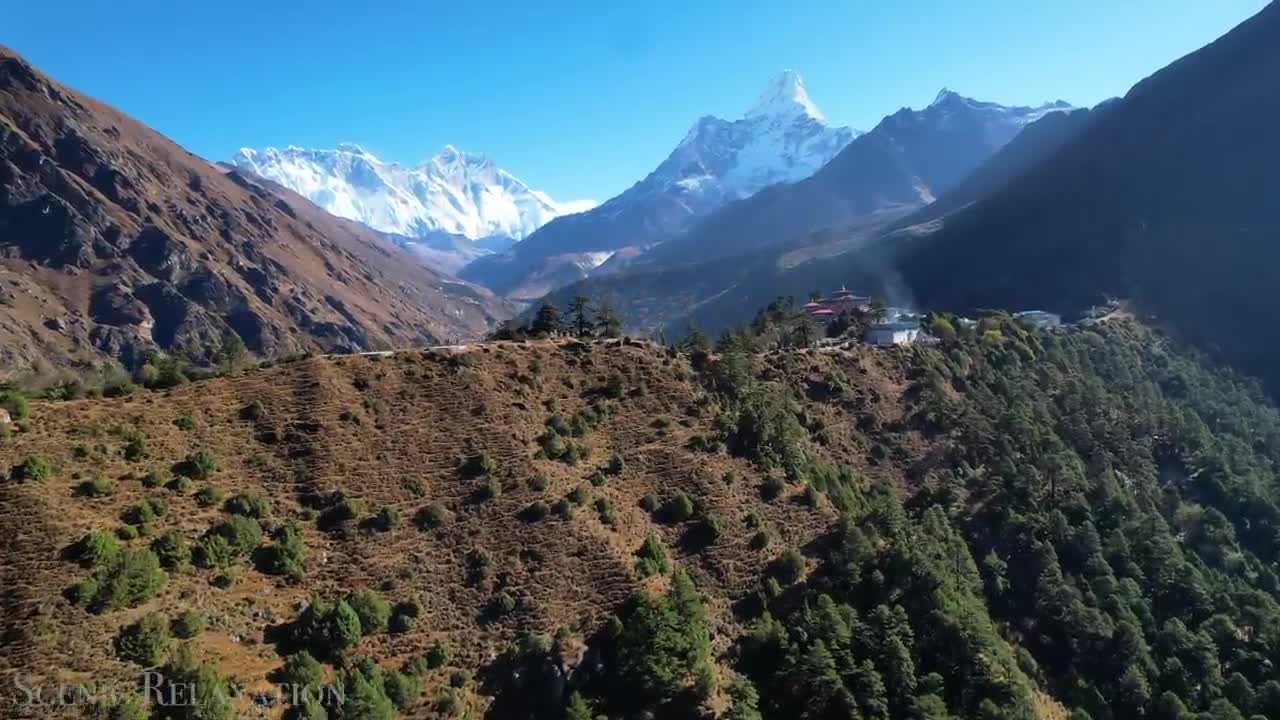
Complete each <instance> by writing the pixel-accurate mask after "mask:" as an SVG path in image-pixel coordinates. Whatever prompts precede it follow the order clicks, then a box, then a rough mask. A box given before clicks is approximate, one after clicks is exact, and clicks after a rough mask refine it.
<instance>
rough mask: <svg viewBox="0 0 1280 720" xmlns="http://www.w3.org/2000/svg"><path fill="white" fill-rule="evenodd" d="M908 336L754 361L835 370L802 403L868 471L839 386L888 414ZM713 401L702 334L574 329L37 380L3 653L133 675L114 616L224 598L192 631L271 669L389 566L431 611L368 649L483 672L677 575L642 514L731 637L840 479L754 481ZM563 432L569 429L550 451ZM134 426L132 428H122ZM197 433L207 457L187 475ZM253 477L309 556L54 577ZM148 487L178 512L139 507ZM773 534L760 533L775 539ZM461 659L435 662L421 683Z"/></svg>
mask: <svg viewBox="0 0 1280 720" xmlns="http://www.w3.org/2000/svg"><path fill="white" fill-rule="evenodd" d="M891 357H892V356H891V355H890V354H887V353H872V352H866V353H860V352H855V353H852V354H849V355H848V356H840V357H835V356H828V355H813V356H795V357H791V356H778V357H773V358H761V362H762V363H764V366H763V367H761V368H760V371H761V375H762V376H763V377H768V378H772V379H773V381H775V382H777V383H787V384H793V385H794V386H795V387H796V388H797V390H802V389H803V387H804V385H803V383H802V379H803V378H805V377H808V376H809V375H812V374H815V373H817V374H819V375H821V374H824V373H830V374H836V368H837V367H840V368H843V369H841V370H840V371H839V374H840V375H841V376H843V377H848V378H851V380H850V383H851V385H852V386H853V387H854V390H853V391H851V394H850V395H849V396H848V397H846V398H843V399H840V400H838V401H836V400H832V401H829V402H827V401H824V402H823V403H817V402H815V403H809V405H810V406H811V408H810V410H811V412H812V413H814V414H815V415H819V414H820V415H822V416H823V417H825V418H827V421H826V422H827V426H828V428H829V434H830V435H831V437H830V438H829V440H828V441H829V443H830V447H832V448H836V449H838V451H839V452H841V453H846V452H848V453H851V454H850V455H849V456H848V457H845V458H843V459H842V460H841V462H844V463H850V464H853V465H855V466H856V467H857V468H859V472H863V473H865V474H867V475H868V476H872V475H874V474H875V473H878V472H884V473H889V470H888V469H887V466H885V467H881V468H879V469H877V468H875V467H872V466H870V465H867V464H866V463H865V462H864V461H863V459H862V457H861V455H862V454H863V453H865V451H866V448H867V447H869V444H870V441H869V440H865V439H863V438H862V437H861V435H860V432H861V431H860V430H859V429H858V428H857V426H856V423H855V421H854V420H853V419H851V416H850V413H849V411H848V408H849V407H852V406H853V405H854V404H856V403H858V402H861V403H863V404H864V405H865V406H866V410H867V412H873V413H878V414H879V416H885V417H888V416H889V415H891V414H892V411H891V410H890V409H888V408H887V407H885V403H886V402H888V401H887V400H886V397H888V393H887V392H883V391H877V390H873V389H872V386H873V385H875V384H877V383H880V384H888V385H889V386H892V385H893V384H894V383H900V382H901V379H900V378H897V379H889V378H890V376H892V375H893V374H894V373H896V372H898V370H897V369H896V367H895V366H894V363H893V361H892V359H891ZM864 365H865V368H864V369H863V371H862V372H859V371H858V370H857V368H858V367H859V366H864ZM717 402H718V401H716V400H715V399H714V398H713V397H712V396H710V395H708V394H707V392H706V391H705V389H704V387H703V383H702V380H701V379H700V378H699V377H698V373H697V372H696V371H694V369H693V368H692V367H691V366H690V362H689V359H688V357H687V356H684V355H681V354H677V353H674V352H671V351H668V350H666V349H663V348H660V347H658V346H655V345H652V344H649V343H640V342H631V341H627V342H622V341H605V342H593V343H582V342H578V341H575V340H568V341H553V342H531V343H493V344H483V345H476V346H467V347H460V348H443V349H430V350H415V351H404V352H397V353H392V354H388V355H363V356H356V355H353V356H335V357H323V358H321V357H317V358H311V359H307V360H302V361H298V362H294V363H289V364H284V365H279V366H275V367H271V368H265V369H260V370H254V371H251V372H247V373H243V374H240V375H236V376H229V377H224V378H220V379H217V380H213V381H207V382H201V383H196V384H189V385H184V386H180V387H178V388H176V389H173V390H169V391H165V392H141V391H140V392H138V393H136V394H134V395H132V396H129V397H126V398H120V399H115V400H101V399H98V400H83V401H74V402H66V403H45V402H37V403H34V405H33V411H32V415H31V418H30V427H29V429H28V430H27V431H25V432H20V433H16V434H13V435H11V436H10V437H9V438H8V439H6V440H3V441H0V442H2V443H3V444H0V467H3V468H5V469H8V468H12V467H14V466H16V465H18V464H20V463H22V462H24V461H25V460H26V459H27V458H30V457H41V458H45V459H47V460H48V461H49V462H50V463H51V465H52V466H53V472H52V474H51V476H50V477H48V478H45V479H43V480H16V479H13V480H7V481H0V539H3V541H4V542H5V545H6V551H5V553H3V554H2V555H0V580H3V581H4V586H3V594H2V595H0V603H2V605H0V607H3V610H4V616H3V618H0V631H2V632H3V637H4V638H5V647H4V650H3V652H0V669H2V670H4V671H7V672H12V671H23V672H35V673H39V674H44V675H47V676H49V677H60V678H61V677H65V676H67V674H68V671H70V672H72V673H76V672H79V673H87V672H89V671H90V670H92V671H93V672H94V673H95V677H102V676H103V675H104V674H105V675H108V676H112V677H118V678H121V679H125V678H131V677H134V676H135V675H136V670H137V668H136V667H132V666H129V665H127V664H125V663H124V662H122V661H120V660H119V659H117V658H116V657H115V656H114V654H113V651H112V646H111V639H112V638H113V637H115V635H116V633H117V632H118V631H119V629H120V628H121V627H122V626H124V625H126V624H128V623H130V622H133V621H135V620H137V619H138V618H140V617H142V616H143V615H145V614H147V613H149V612H160V613H162V614H164V615H166V616H169V617H172V616H174V615H176V613H178V612H179V611H181V610H183V609H186V608H196V609H199V610H200V611H201V612H203V613H204V614H205V616H206V617H207V618H208V621H209V629H208V630H207V631H206V632H205V633H204V634H202V635H200V636H198V637H196V638H195V639H193V640H191V641H189V642H190V644H191V645H193V646H194V648H195V649H196V650H197V652H198V654H203V655H205V656H207V657H210V658H214V659H216V661H217V662H218V664H219V666H220V668H221V670H222V671H223V672H224V673H226V674H228V675H230V676H231V677H233V678H235V679H237V680H238V681H239V682H241V683H242V684H243V685H244V686H245V687H247V688H255V687H261V686H263V683H265V682H266V679H267V676H268V674H269V672H270V671H271V669H272V668H275V667H277V666H278V665H279V663H280V658H279V656H278V654H277V651H278V650H279V648H277V647H276V646H275V644H274V643H275V641H276V639H278V638H279V637H280V635H279V628H280V627H282V626H283V625H284V624H285V623H287V622H289V621H291V620H293V619H295V618H296V617H297V615H298V613H299V610H300V608H302V607H303V606H304V605H305V603H306V602H307V601H308V598H310V597H312V596H314V595H320V596H327V597H331V598H332V597H338V596H340V595H343V594H345V593H347V592H351V591H356V590H374V591H377V592H378V593H380V594H381V595H382V597H383V598H385V599H386V600H387V601H388V602H389V603H391V604H393V605H394V604H396V603H416V606H417V607H418V608H419V614H418V617H417V621H416V622H415V623H414V624H413V625H412V627H409V628H408V629H406V630H405V631H404V632H399V633H393V634H387V633H382V634H376V635H372V636H369V637H365V638H364V639H363V640H362V641H361V642H360V644H359V645H358V646H357V647H356V648H355V652H357V653H359V654H364V655H369V656H372V657H374V658H376V659H377V660H378V662H379V663H380V664H382V665H383V666H385V667H398V666H399V665H400V664H401V663H404V662H405V661H408V660H410V659H413V658H417V657H421V656H422V655H423V654H424V653H425V652H426V651H427V650H428V648H430V647H431V646H432V645H433V644H434V643H436V642H437V641H444V642H446V643H448V644H449V646H450V647H451V648H453V658H452V660H451V663H450V667H457V668H461V669H465V670H468V671H470V672H476V671H478V670H480V669H482V668H484V667H486V666H488V665H489V664H490V663H492V662H493V661H494V659H495V658H496V657H497V656H499V655H500V654H501V653H503V652H504V651H505V650H506V649H507V648H509V647H510V646H511V645H512V643H513V642H514V641H516V640H517V639H518V638H519V636H520V635H521V634H523V633H528V632H536V633H545V634H547V635H550V634H552V633H555V632H557V630H558V629H560V628H565V629H567V631H568V632H569V633H570V634H571V635H573V636H577V637H586V636H588V635H590V634H591V633H593V632H594V631H595V630H596V629H598V628H599V627H600V626H601V625H602V623H603V622H604V621H605V619H606V616H608V615H609V614H610V613H612V612H614V611H616V610H617V609H618V608H619V607H620V606H621V605H622V604H623V603H624V601H625V600H626V599H627V598H628V597H629V596H630V595H632V594H633V593H634V592H635V591H636V590H637V589H639V588H641V587H644V586H650V587H655V588H660V587H662V586H663V585H665V583H666V582H667V580H666V578H663V577H652V578H642V577H641V576H640V575H639V574H638V572H637V568H636V562H637V554H636V553H637V550H638V549H639V548H640V546H641V544H642V543H643V542H644V540H645V538H647V537H649V536H650V535H654V536H656V537H657V538H658V539H659V540H660V541H661V543H662V544H663V545H665V546H666V548H668V549H669V551H670V553H671V556H672V559H673V561H674V563H675V564H676V565H678V566H681V567H684V568H686V569H687V570H688V571H689V572H690V574H691V575H692V576H693V577H694V578H695V580H696V582H697V583H698V585H699V587H700V589H701V590H702V592H703V594H704V595H705V597H706V598H707V606H708V613H709V619H710V621H711V623H712V625H713V627H714V628H715V629H716V633H715V634H716V636H717V638H718V641H719V642H721V644H720V645H718V646H717V647H718V650H720V651H723V650H727V649H728V645H727V644H726V643H727V638H731V637H735V636H736V635H738V634H740V633H741V630H742V624H741V623H742V620H741V619H740V618H738V617H737V616H736V615H735V614H734V611H733V608H734V606H735V604H737V603H738V602H739V601H740V600H742V599H744V598H746V597H748V596H750V595H751V594H753V593H754V592H755V590H756V589H757V588H758V586H759V581H760V576H761V573H762V572H763V571H764V570H765V568H767V567H769V565H770V564H771V563H773V562H774V561H775V560H777V559H778V557H779V556H780V555H781V554H782V553H783V551H784V550H785V549H787V548H800V549H803V550H804V551H805V552H806V554H807V555H809V556H810V557H817V556H818V555H820V554H821V552H822V549H821V545H822V543H823V542H824V538H826V537H828V536H829V534H830V533H831V532H832V531H833V530H834V528H835V526H836V522H837V513H836V512H835V510H834V509H833V508H832V507H830V505H829V503H828V502H827V501H825V500H824V501H821V502H819V503H818V504H817V505H816V506H812V505H813V503H812V501H811V500H806V498H805V497H804V492H803V490H804V488H803V486H801V485H794V484H793V485H787V486H785V489H784V490H783V492H782V493H781V495H780V496H779V497H777V498H776V499H774V500H772V501H770V502H765V501H763V500H762V499H761V488H762V485H763V484H764V481H765V478H766V473H765V472H764V471H763V470H762V469H761V468H759V467H757V466H755V465H753V464H751V463H750V462H748V461H747V460H745V459H743V458H737V457H733V456H731V455H729V454H728V453H726V452H725V451H724V450H723V447H721V448H720V449H714V448H710V449H709V448H708V447H707V444H709V443H712V442H713V439H714V438H716V437H717V431H716V430H715V428H714V427H713V423H714V421H715V419H716V416H717V415H718V414H719V413H720V412H721V408H719V406H718V404H717ZM819 406H821V407H819ZM553 430H554V433H555V434H556V435H557V437H558V438H559V442H560V443H561V444H562V445H563V446H564V447H572V448H573V452H572V453H569V454H566V455H563V456H560V457H556V456H555V454H551V455H549V450H548V447H549V446H548V444H547V443H546V438H547V436H548V434H549V433H553ZM137 438H142V440H141V445H142V446H144V447H143V448H142V449H141V452H138V451H139V448H138V447H135V448H134V449H133V451H129V452H126V449H127V448H128V447H129V446H130V443H131V442H133V443H135V444H137V442H138V441H137V440H136V439H137ZM131 439H132V440H131ZM202 451H203V452H204V453H206V454H207V455H208V456H209V458H212V459H213V461H214V464H216V469H213V470H211V471H209V473H208V476H207V477H203V478H197V479H195V480H190V479H188V480H182V479H178V478H179V476H178V475H177V474H175V473H188V474H190V473H191V472H192V470H191V468H190V467H188V466H186V465H184V464H183V463H184V462H186V463H188V465H190V462H191V461H192V459H193V458H196V455H197V454H200V453H202ZM127 456H131V457H132V459H128V457H127ZM886 462H889V463H892V462H894V460H893V459H892V458H890V459H889V460H888V461H886ZM894 467H897V466H894ZM86 483H88V486H86ZM89 486H92V487H89ZM86 487H87V488H88V489H86ZM241 493H243V494H248V495H251V496H257V497H261V498H264V499H266V500H267V501H268V503H269V506H270V513H269V517H267V518H265V519H264V520H263V523H264V525H265V527H266V529H267V533H266V537H265V538H264V540H263V545H264V546H266V545H269V544H270V543H272V542H273V540H272V539H271V531H272V530H274V529H276V528H279V527H282V526H284V525H285V524H286V523H290V522H292V523H296V525H297V527H298V528H300V530H301V537H302V540H303V544H304V545H305V548H306V557H305V560H304V561H303V569H304V574H303V576H302V577H301V578H300V579H297V580H289V579H287V578H286V577H284V576H272V575H268V574H265V571H263V570H259V569H255V564H254V562H252V561H251V560H250V559H249V558H248V557H243V558H242V559H241V560H239V561H236V562H234V563H233V564H232V566H231V567H229V568H226V569H219V570H207V569H200V568H197V567H187V568H185V569H181V570H177V571H173V572H170V573H169V578H168V582H167V584H166V585H165V586H164V588H163V589H162V590H160V591H159V592H158V593H157V594H156V595H155V596H154V597H152V598H150V599H145V600H143V601H142V602H141V603H140V604H138V606H137V607H134V608H128V609H119V610H109V611H106V612H101V613H98V614H94V613H90V612H86V611H85V610H83V609H80V608H78V607H75V606H73V605H72V604H71V602H70V601H69V599H67V598H66V597H64V596H63V593H64V591H65V590H67V588H68V587H69V586H71V585H72V584H74V583H76V582H77V581H79V580H81V579H83V578H85V577H88V576H89V574H90V571H89V570H87V569H84V568H81V567H79V566H78V565H77V564H76V563H74V562H72V559H73V558H70V557H69V556H67V554H66V552H67V548H68V547H70V546H72V545H73V544H74V543H75V542H76V541H77V540H78V539H80V538H81V537H83V536H85V534H86V533H88V532H89V531H91V530H95V529H96V530H101V531H104V532H105V533H108V534H111V533H116V532H117V531H119V532H121V533H124V534H123V535H122V536H121V537H122V538H131V533H133V532H135V531H142V532H143V536H142V537H138V538H136V539H121V540H120V541H119V542H120V545H121V547H122V548H124V549H142V548H145V547H147V546H148V545H149V544H150V543H151V542H152V540H153V539H155V538H156V537H158V536H160V535H161V534H163V533H166V532H169V531H175V532H177V533H180V534H181V536H182V537H184V538H185V539H186V540H187V541H188V542H189V543H195V542H197V541H199V540H200V539H201V538H202V537H203V536H205V535H206V534H207V533H208V532H209V531H210V529H211V528H213V527H215V526H216V525H217V524H218V523H220V522H223V521H225V520H226V519H227V518H228V517H229V514H228V512H227V511H226V510H225V509H224V508H223V507H222V504H223V501H224V500H225V499H227V498H231V497H233V496H235V495H236V494H241ZM649 496H652V503H658V504H665V503H668V502H671V501H675V500H676V499H677V498H680V497H683V498H686V499H687V500H686V502H688V503H690V505H691V506H692V507H693V508H694V513H693V515H692V516H691V517H689V518H687V519H676V520H673V519H671V518H668V517H664V513H663V511H662V510H661V508H658V509H655V508H654V507H653V506H652V503H650V502H649ZM147 499H153V500H155V501H159V502H162V503H163V504H164V506H165V507H166V512H165V513H164V514H163V515H162V516H161V517H159V518H156V519H154V520H153V521H151V522H150V523H149V524H148V525H147V526H145V527H142V526H139V527H136V528H134V529H133V530H128V531H126V530H124V529H123V526H124V525H125V524H126V520H127V519H128V518H129V517H130V513H131V512H133V509H135V508H137V506H138V505H139V504H140V503H142V502H143V501H144V500H147ZM642 499H644V500H645V502H642ZM762 533H767V536H768V539H769V541H768V542H767V543H764V544H759V543H758V542H756V541H757V540H758V539H759V536H761V535H762ZM259 567H261V566H259ZM219 585H229V587H219ZM446 679H447V673H438V674H436V675H433V676H432V679H429V680H428V686H429V687H428V689H427V692H428V695H427V697H430V696H431V693H432V692H434V690H433V688H435V687H437V686H442V685H443V684H444V683H445V681H446ZM0 681H3V678H0ZM469 692H470V691H469ZM467 702H480V703H481V704H483V700H475V699H472V700H467Z"/></svg>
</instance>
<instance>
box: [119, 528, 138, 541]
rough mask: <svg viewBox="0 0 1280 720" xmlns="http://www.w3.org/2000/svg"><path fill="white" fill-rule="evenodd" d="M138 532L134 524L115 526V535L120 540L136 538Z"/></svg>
mask: <svg viewBox="0 0 1280 720" xmlns="http://www.w3.org/2000/svg"><path fill="white" fill-rule="evenodd" d="M139 534H140V533H139V532H138V528H137V526H134V525H121V526H120V527H118V528H116V537H118V538H120V539H121V540H137V539H138V535H139Z"/></svg>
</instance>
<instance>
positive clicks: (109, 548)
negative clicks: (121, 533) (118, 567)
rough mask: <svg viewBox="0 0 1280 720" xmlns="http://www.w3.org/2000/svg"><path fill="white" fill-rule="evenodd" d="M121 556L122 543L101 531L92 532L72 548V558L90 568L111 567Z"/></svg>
mask: <svg viewBox="0 0 1280 720" xmlns="http://www.w3.org/2000/svg"><path fill="white" fill-rule="evenodd" d="M119 555H120V543H119V542H117V541H116V539H115V538H114V537H112V536H111V535H109V534H107V533H105V532H103V531H101V530H90V531H89V532H88V533H86V534H85V536H84V537H82V538H80V539H79V540H78V541H77V542H76V544H75V545H73V546H72V547H71V556H72V557H73V558H75V559H76V560H77V561H79V562H80V564H81V565H84V566H85V567H89V568H97V567H102V566H104V565H109V564H110V563H112V562H113V561H114V560H115V559H116V558H117V557H118V556H119Z"/></svg>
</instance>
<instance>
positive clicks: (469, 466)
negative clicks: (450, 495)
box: [458, 452, 498, 478]
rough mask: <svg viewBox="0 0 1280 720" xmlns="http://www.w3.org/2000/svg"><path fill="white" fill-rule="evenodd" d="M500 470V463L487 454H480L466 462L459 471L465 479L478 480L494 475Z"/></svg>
mask: <svg viewBox="0 0 1280 720" xmlns="http://www.w3.org/2000/svg"><path fill="white" fill-rule="evenodd" d="M497 469H498V461H497V460H494V459H493V456H492V455H490V454H489V453H487V452H479V453H476V454H475V455H472V456H471V457H469V458H467V459H466V460H464V461H463V462H462V463H461V464H460V465H459V466H458V471H459V472H460V473H461V474H462V476H463V477H465V478H477V477H481V476H484V475H492V474H493V473H494V472H495V471H497Z"/></svg>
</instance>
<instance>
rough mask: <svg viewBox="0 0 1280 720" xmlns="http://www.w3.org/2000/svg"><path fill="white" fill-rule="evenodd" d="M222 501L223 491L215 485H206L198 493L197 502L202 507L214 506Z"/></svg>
mask: <svg viewBox="0 0 1280 720" xmlns="http://www.w3.org/2000/svg"><path fill="white" fill-rule="evenodd" d="M220 502H222V491H221V490H219V489H218V488H217V486H215V485H205V486H204V487H202V488H200V490H199V492H197V493H196V504H197V505H199V506H200V507H213V506H214V505H217V504H218V503H220Z"/></svg>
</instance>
